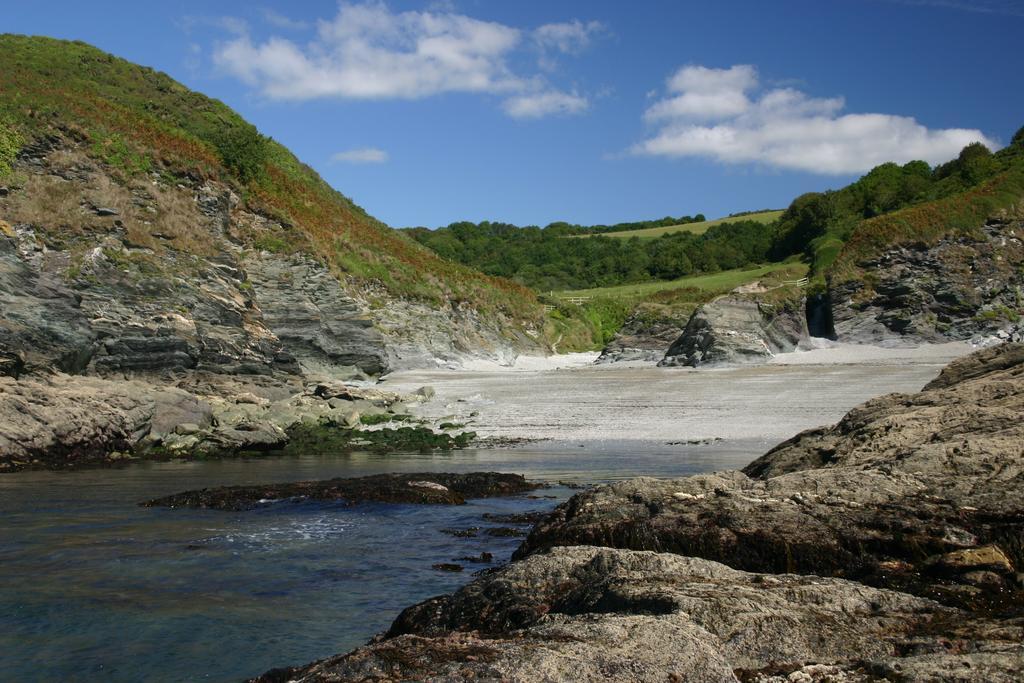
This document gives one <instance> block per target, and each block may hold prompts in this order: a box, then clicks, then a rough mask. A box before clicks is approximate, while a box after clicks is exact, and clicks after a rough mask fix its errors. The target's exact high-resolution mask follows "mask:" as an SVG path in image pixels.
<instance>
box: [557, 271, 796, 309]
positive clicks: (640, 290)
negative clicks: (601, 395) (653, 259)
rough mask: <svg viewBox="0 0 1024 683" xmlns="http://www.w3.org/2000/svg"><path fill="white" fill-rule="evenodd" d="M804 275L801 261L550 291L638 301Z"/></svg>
mask: <svg viewBox="0 0 1024 683" xmlns="http://www.w3.org/2000/svg"><path fill="white" fill-rule="evenodd" d="M806 274H807V266H806V265H805V264H803V263H771V264H768V265H765V266H760V267H757V268H749V269H743V268H737V269H736V270H725V271H722V272H720V273H712V274H710V275H697V276H692V277H684V278H680V279H678V280H667V281H658V282H641V283H637V284H632V285H619V286H617V287H598V288H595V289H578V290H567V291H563V292H554V293H553V294H554V296H555V297H556V298H566V297H572V296H580V297H593V298H611V299H622V300H632V301H638V300H641V299H644V298H648V297H651V296H653V295H656V294H659V293H662V292H669V291H673V290H681V289H687V290H697V291H702V292H708V293H712V294H718V293H724V292H728V291H730V290H732V289H735V288H736V287H739V286H740V285H744V284H747V283H749V282H753V281H754V280H757V279H759V278H765V277H766V276H771V277H772V279H778V280H798V279H800V278H802V277H803V276H804V275H806Z"/></svg>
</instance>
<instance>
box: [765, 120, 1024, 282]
mask: <svg viewBox="0 0 1024 683" xmlns="http://www.w3.org/2000/svg"><path fill="white" fill-rule="evenodd" d="M1022 176H1024V129H1022V130H1021V131H1019V132H1018V133H1017V134H1016V135H1015V136H1014V138H1013V141H1012V142H1011V144H1010V145H1009V146H1008V147H1006V148H1005V149H1002V150H1000V151H998V152H996V153H994V154H993V153H992V152H991V151H990V150H988V149H987V148H986V147H985V146H984V145H982V144H981V143H973V144H970V145H968V146H967V147H965V148H964V149H963V151H961V153H960V155H959V156H958V157H957V158H956V159H953V160H952V161H949V162H947V163H945V164H941V165H939V166H936V167H935V168H931V167H929V166H928V164H927V163H925V162H923V161H911V162H909V163H907V164H904V165H903V166H899V165H897V164H894V163H887V164H882V165H880V166H877V167H875V168H874V169H872V170H871V171H870V172H869V173H868V174H866V175H865V176H863V177H862V178H860V179H859V180H857V181H856V182H854V183H852V184H850V185H848V186H846V187H844V188H842V189H839V190H835V191H829V192H811V193H807V194H804V195H801V196H800V197H797V198H796V199H795V200H793V203H792V204H790V206H789V208H787V209H786V211H785V212H784V213H783V214H782V216H781V217H780V219H779V223H778V225H777V227H776V236H775V242H774V245H773V248H772V252H771V255H772V256H773V257H775V258H784V257H786V256H789V255H791V254H794V253H802V254H803V255H804V257H805V258H806V259H807V260H808V262H809V263H810V264H811V273H812V279H813V281H814V284H815V286H816V287H819V288H820V287H824V286H825V281H826V278H828V277H831V276H833V275H834V276H835V277H837V278H849V277H855V276H856V271H857V269H856V268H855V267H854V264H855V263H856V262H858V261H861V260H863V259H865V258H868V257H870V256H873V255H875V254H877V253H879V252H880V251H881V250H883V249H884V248H887V247H890V246H893V245H897V244H910V243H929V242H934V241H935V240H938V239H940V238H942V237H944V236H948V235H951V234H957V233H960V232H965V233H966V232H969V231H973V230H977V229H979V228H980V226H981V224H982V223H983V222H984V220H985V219H986V218H987V217H989V216H991V215H993V213H994V212H996V211H999V210H1002V209H1007V208H1009V207H1011V206H1013V205H1014V204H1017V203H1019V202H1020V201H1021V199H1022V197H1024V181H1022Z"/></svg>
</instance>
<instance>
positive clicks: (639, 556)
mask: <svg viewBox="0 0 1024 683" xmlns="http://www.w3.org/2000/svg"><path fill="white" fill-rule="evenodd" d="M958 616H959V615H958V614H957V613H956V612H955V611H954V610H950V609H947V608H943V607H941V606H940V605H938V604H936V603H935V602H932V601H930V600H926V599H923V598H918V597H914V596H910V595H906V594H903V593H897V592H894V591H886V590H879V589H874V588H868V587H865V586H863V585H859V584H856V583H853V582H850V581H845V580H841V579H832V578H821V577H806V576H797V575H782V576H771V575H765V574H751V573H746V572H741V571H736V570H734V569H730V568H729V567H726V566H725V565H722V564H719V563H717V562H711V561H708V560H703V559H697V558H692V557H679V556H675V555H669V554H664V553H661V554H658V553H652V552H635V551H624V550H609V549H604V548H593V547H572V548H557V549H555V550H553V551H552V552H550V553H548V554H544V555H536V556H533V557H530V558H528V559H526V560H523V561H521V562H517V563H513V564H512V565H511V566H509V567H506V568H504V569H502V570H500V571H498V572H496V573H493V574H489V575H486V576H484V577H482V578H480V579H478V580H476V581H474V582H473V583H471V584H469V585H468V586H466V587H464V588H462V589H461V590H459V591H458V592H456V593H455V594H453V595H451V596H444V597H440V598H435V599H432V600H428V601H426V602H424V603H422V604H420V605H416V606H415V607H411V608H409V609H407V610H406V611H405V612H403V613H402V615H401V616H399V617H398V619H397V620H396V621H395V623H394V624H393V626H392V627H391V630H390V631H389V633H387V634H386V636H385V637H383V638H381V639H378V640H377V641H376V642H372V643H370V644H368V645H366V646H364V647H362V648H359V649H357V650H355V651H354V652H352V653H350V654H347V655H343V656H340V657H334V658H331V659H326V660H324V661H322V662H317V663H315V664H313V665H310V666H308V667H301V668H296V669H290V670H277V671H273V672H268V673H267V674H266V675H264V676H262V677H260V678H258V679H255V680H257V681H264V682H267V683H269V682H271V681H299V682H311V681H363V680H374V681H440V680H444V681H470V680H502V681H522V682H526V681H623V682H626V681H658V682H659V683H660V682H664V681H715V682H719V681H722V682H725V681H741V680H742V681H755V680H760V681H764V680H789V681H824V680H829V681H863V680H868V679H869V677H871V675H872V674H876V673H879V672H882V671H886V670H887V671H892V672H897V671H900V670H901V669H902V668H903V666H904V663H905V662H906V663H907V664H909V665H911V666H915V667H916V668H917V669H918V670H923V672H924V673H926V674H928V675H934V676H935V677H934V678H930V679H929V680H950V681H952V680H963V679H961V678H957V677H956V676H957V673H956V672H957V668H958V667H964V666H970V667H971V668H970V672H971V675H972V676H978V677H984V680H990V681H1010V680H1013V677H1014V676H1015V675H1016V673H1017V669H1016V666H1017V664H1019V662H1020V657H1021V656H1022V655H1024V647H1022V646H1021V645H1020V642H1019V640H1016V639H1019V637H1020V635H1021V628H1020V627H1019V626H1016V627H1008V628H1004V629H1003V630H999V629H997V628H994V627H992V626H990V625H987V624H985V623H983V622H981V623H978V624H975V625H974V628H975V629H976V630H981V629H989V630H991V631H992V634H991V637H986V638H984V639H982V640H981V641H975V642H974V643H973V644H972V645H971V646H969V647H967V646H966V643H964V641H962V640H954V641H952V642H953V643H955V645H953V644H951V641H950V640H949V635H953V636H955V633H954V631H955V628H949V626H950V622H951V621H953V620H955V619H957V618H958ZM964 626H967V624H963V623H961V624H959V625H958V627H964ZM921 660H924V661H923V662H922V661H921ZM947 672H952V675H950V673H947ZM773 676H778V678H777V679H773V678H772V677H773ZM787 676H796V677H789V678H787ZM974 680H982V678H975V679H974Z"/></svg>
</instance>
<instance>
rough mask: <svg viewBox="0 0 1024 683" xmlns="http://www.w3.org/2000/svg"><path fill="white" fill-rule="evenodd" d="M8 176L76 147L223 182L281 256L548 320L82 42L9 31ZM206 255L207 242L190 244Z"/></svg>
mask: <svg viewBox="0 0 1024 683" xmlns="http://www.w3.org/2000/svg"><path fill="white" fill-rule="evenodd" d="M0 92H2V93H3V96H2V97H0V173H4V172H5V171H9V163H10V161H12V160H13V157H14V155H15V154H16V153H17V150H18V149H20V148H22V147H24V146H27V145H32V144H37V143H39V142H40V141H45V140H47V139H57V140H59V139H65V140H72V141H74V142H75V143H76V144H79V146H83V147H84V148H85V149H86V150H88V154H89V155H90V156H91V157H92V158H93V159H94V160H95V161H96V162H98V163H101V164H105V165H106V166H108V167H109V168H110V169H112V170H113V172H114V173H115V175H116V176H117V177H120V178H123V179H124V180H125V181H126V182H127V181H128V180H130V179H132V178H134V177H138V176H141V175H144V174H150V173H157V174H160V175H161V176H162V177H166V178H171V179H173V178H175V177H186V176H187V177H191V178H200V179H202V178H211V179H216V180H219V181H222V182H224V183H227V184H229V185H230V186H232V187H234V188H235V190H236V192H237V193H238V194H239V195H240V196H241V197H242V199H243V201H244V203H245V205H246V207H247V208H249V209H251V210H252V211H254V212H255V213H258V214H262V215H265V216H267V217H270V218H272V219H274V220H276V221H278V222H280V223H281V224H282V225H284V226H286V227H285V228H284V229H283V230H282V231H281V232H280V234H272V235H260V236H259V244H258V245H256V246H258V247H260V248H263V249H269V250H271V251H302V252H308V253H311V254H314V255H316V256H317V257H319V258H320V259H322V260H323V261H324V262H325V263H326V264H328V265H329V266H330V267H331V268H332V270H333V271H334V272H335V273H336V274H337V275H338V276H339V277H340V278H342V279H343V280H347V281H349V282H352V283H353V284H355V285H357V286H359V285H360V284H361V283H365V284H367V285H370V286H372V287H373V288H375V289H381V288H382V289H383V290H384V291H386V292H387V293H388V294H390V295H391V296H401V297H409V298H412V299H418V300H423V301H426V302H431V303H434V304H436V305H442V304H447V303H448V302H450V301H460V302H466V303H468V304H470V305H472V306H474V307H476V308H477V309H479V310H481V311H483V312H493V313H495V314H498V313H500V314H501V315H502V316H508V317H509V318H511V319H513V320H531V321H537V320H539V319H540V318H541V317H542V315H543V311H542V308H541V307H540V306H539V305H538V303H537V300H536V297H535V295H534V293H533V292H531V291H530V290H529V289H527V288H525V287H523V286H521V285H518V284H515V283H513V282H509V281H506V280H501V279H497V278H493V277H488V276H486V275H484V274H482V273H480V272H479V271H476V270H474V269H471V268H467V267H465V266H462V265H460V264H457V263H453V262H451V261H449V260H445V259H442V258H439V257H438V256H437V255H436V254H435V253H434V252H432V251H430V250H429V249H426V248H424V247H422V246H420V245H419V244H417V243H416V242H415V241H414V240H411V239H408V237H406V236H404V235H402V234H401V233H399V232H396V231H394V230H391V229H390V228H388V227H387V226H386V225H384V224H383V223H381V222H380V221H378V220H376V219H374V218H373V217H372V216H369V215H368V214H367V213H366V212H365V211H364V210H363V209H361V208H360V207H359V206H357V205H356V204H354V203H353V202H352V201H351V200H349V199H348V198H347V197H345V196H343V195H342V194H340V193H339V192H337V191H335V190H334V189H332V188H331V187H330V186H329V185H327V183H325V182H324V181H323V180H322V179H321V178H320V177H319V176H318V175H317V174H316V172H315V171H313V170H312V169H311V168H309V167H308V166H306V165H304V164H303V163H301V162H300V161H299V160H298V159H296V158H295V156H294V155H293V154H292V153H291V152H289V151H288V150H287V149H285V148H284V147H283V146H282V145H280V144H278V143H277V142H275V141H274V140H272V139H271V138H269V137H266V136H264V135H262V134H261V133H260V132H259V131H257V130H256V128H255V127H253V126H252V125H251V124H249V123H247V122H246V121H245V120H243V119H242V118H241V117H240V116H239V115H238V114H237V113H235V112H234V111H232V110H231V109H230V108H228V107H227V106H225V105H224V104H223V103H221V102H219V101H217V100H214V99H211V98H209V97H206V96H204V95H202V94H199V93H196V92H193V91H191V90H189V89H188V88H186V87H184V86H183V85H181V84H180V83H177V82H176V81H174V80H172V79H171V78H170V77H168V76H167V75H165V74H163V73H160V72H157V71H154V70H152V69H149V68H146V67H142V66H137V65H135V64H132V63H130V62H128V61H125V60H123V59H119V58H117V57H114V56H112V55H109V54H106V53H104V52H102V51H100V50H98V49H96V48H94V47H91V46H89V45H87V44H85V43H81V42H69V41H62V40H55V39H51V38H43V37H27V36H19V35H10V34H6V35H0ZM176 247H177V248H179V249H195V250H202V248H203V245H202V244H185V243H178V244H176Z"/></svg>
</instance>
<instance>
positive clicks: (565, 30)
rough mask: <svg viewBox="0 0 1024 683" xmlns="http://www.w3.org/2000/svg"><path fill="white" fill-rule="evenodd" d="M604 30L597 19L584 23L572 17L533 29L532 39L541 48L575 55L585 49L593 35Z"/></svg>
mask: <svg viewBox="0 0 1024 683" xmlns="http://www.w3.org/2000/svg"><path fill="white" fill-rule="evenodd" d="M604 30H605V29H604V24H602V23H601V22H599V21H588V22H586V23H584V22H582V21H580V20H579V19H573V20H572V21H566V22H562V23H557V24H544V25H543V26H540V27H538V28H537V29H535V30H534V32H533V39H534V40H535V41H536V42H537V44H538V45H539V46H541V47H542V48H545V49H553V50H558V51H559V52H561V53H563V54H567V55H576V54H579V53H580V52H582V51H583V50H585V49H587V47H589V46H590V42H591V40H592V39H593V37H594V36H595V35H597V34H600V33H603V32H604Z"/></svg>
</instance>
